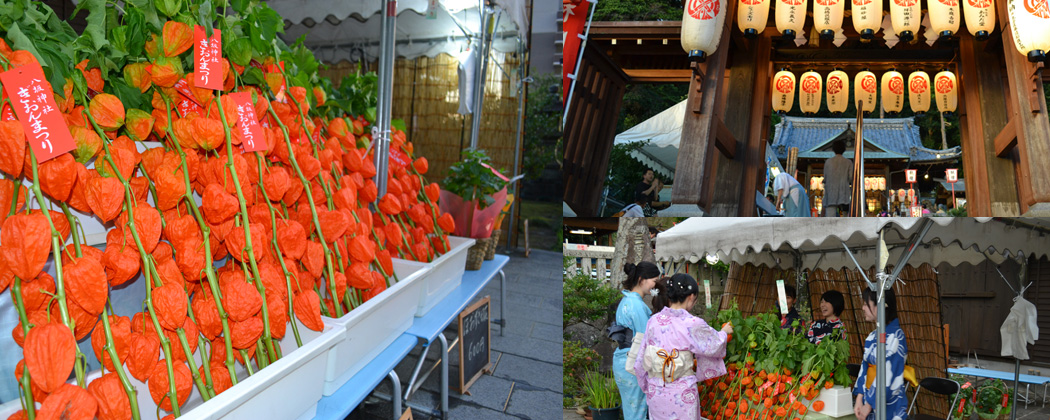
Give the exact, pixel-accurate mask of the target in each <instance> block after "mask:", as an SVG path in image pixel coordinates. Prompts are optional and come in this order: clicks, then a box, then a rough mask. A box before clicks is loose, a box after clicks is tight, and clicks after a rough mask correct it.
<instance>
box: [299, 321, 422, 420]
mask: <svg viewBox="0 0 1050 420" xmlns="http://www.w3.org/2000/svg"><path fill="white" fill-rule="evenodd" d="M418 342H419V339H418V338H416V337H415V336H412V335H408V334H401V335H400V336H399V337H397V339H396V340H394V342H393V343H390V345H389V346H387V347H386V349H384V350H383V352H382V353H379V355H378V356H376V358H375V359H373V360H372V361H371V362H369V363H368V364H367V365H365V367H364V368H363V369H361V371H360V372H357V374H356V375H354V376H353V377H352V378H350V380H349V381H346V383H345V384H343V386H342V387H340V388H339V389H337V390H336V391H335V393H334V394H332V395H329V396H327V397H323V398H321V401H319V402H318V403H317V415H316V417H314V418H315V419H343V418H346V416H347V415H349V414H350V412H351V411H353V410H354V408H356V407H357V405H358V404H361V401H364V399H365V397H367V396H368V394H369V393H371V392H372V390H373V389H375V387H376V386H377V385H379V383H380V382H382V381H383V378H390V382H391V385H392V388H393V390H394V396H395V398H394V401H393V402H394V416H393V417H392V418H394V419H396V418H399V417H401V398H400V397H401V396H400V394H401V380H400V379H399V378H398V377H397V373H395V372H394V367H396V366H397V365H398V363H401V361H402V360H404V358H405V356H408V353H409V352H411V351H412V349H414V348H415V347H416V344H417V343H418Z"/></svg>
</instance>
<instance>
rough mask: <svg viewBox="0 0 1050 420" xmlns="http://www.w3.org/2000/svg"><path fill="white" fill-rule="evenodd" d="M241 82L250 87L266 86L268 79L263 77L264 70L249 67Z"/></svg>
mask: <svg viewBox="0 0 1050 420" xmlns="http://www.w3.org/2000/svg"><path fill="white" fill-rule="evenodd" d="M241 82H243V83H245V84H249V85H256V86H266V77H264V76H263V73H262V70H259V69H257V68H255V67H248V68H247V69H246V70H244V75H242V76H241Z"/></svg>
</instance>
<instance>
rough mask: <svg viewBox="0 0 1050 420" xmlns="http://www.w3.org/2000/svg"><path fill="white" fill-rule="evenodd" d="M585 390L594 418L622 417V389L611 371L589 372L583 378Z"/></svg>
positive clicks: (613, 418) (616, 419)
mask: <svg viewBox="0 0 1050 420" xmlns="http://www.w3.org/2000/svg"><path fill="white" fill-rule="evenodd" d="M583 392H584V394H585V395H586V397H587V403H588V404H589V405H590V407H589V408H590V410H591V416H592V417H593V419H594V420H619V419H620V391H619V390H618V389H617V388H616V380H615V379H613V376H612V374H611V373H607V374H601V373H598V372H597V371H590V372H587V374H586V375H584V378H583Z"/></svg>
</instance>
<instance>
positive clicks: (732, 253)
mask: <svg viewBox="0 0 1050 420" xmlns="http://www.w3.org/2000/svg"><path fill="white" fill-rule="evenodd" d="M922 220H923V219H921V218H814V219H804V220H802V219H800V220H792V221H791V222H786V221H784V220H774V219H762V218H692V219H688V220H686V221H684V222H682V223H679V224H678V225H677V226H675V227H673V228H671V229H669V230H667V231H665V232H663V233H661V234H660V235H659V236H658V237H657V238H656V258H657V259H658V260H661V261H683V260H685V261H690V262H697V261H699V260H700V259H702V258H704V257H705V256H706V255H708V254H714V255H717V256H718V257H719V259H721V260H722V261H726V262H730V261H731V262H737V263H752V264H755V265H759V266H761V265H765V266H769V267H780V268H791V267H794V266H795V260H794V256H795V255H796V252H797V253H798V254H801V258H802V261H801V266H800V267H798V268H809V269H817V268H820V269H840V268H843V267H845V268H850V269H852V268H855V265H854V264H853V262H852V260H851V259H850V257H849V255H848V254H846V252H845V249H844V248H843V247H842V242H843V241H844V242H845V243H846V245H847V246H849V247H850V249H851V250H852V251H853V252H854V253H855V254H856V258H857V261H858V262H859V263H860V265H861V266H864V267H872V266H874V265H875V263H876V254H877V251H876V247H875V245H876V244H877V243H878V237H879V231H880V230H881V229H883V228H884V227H885V228H886V244H887V246H889V248H890V257H889V261H890V262H891V263H894V262H896V261H898V259H899V258H900V256H901V254H902V253H903V252H904V251H905V249H904V245H905V244H906V243H907V241H908V239H909V238H910V237H911V236H912V234H914V233H916V232H917V231H918V229H919V227H920V223H919V222H920V221H922ZM931 220H932V221H933V222H934V225H933V227H931V228H930V231H929V232H928V233H927V234H926V236H925V237H924V238H923V240H922V242H921V243H920V244H919V246H918V248H917V249H916V251H915V254H914V255H913V256H912V257H911V259H910V260H909V261H910V262H911V264H914V265H918V264H921V263H923V262H929V263H931V264H933V265H937V264H939V263H942V262H945V263H948V264H950V265H952V266H957V265H959V264H962V263H970V264H978V263H980V262H982V261H984V260H986V259H990V260H991V261H992V262H995V263H996V264H998V263H1002V262H1003V260H1005V259H1007V258H1011V257H1016V256H1029V255H1033V256H1035V257H1037V258H1038V257H1040V256H1045V255H1047V254H1048V253H1050V233H1048V232H1050V221H1045V220H1039V219H989V218H931Z"/></svg>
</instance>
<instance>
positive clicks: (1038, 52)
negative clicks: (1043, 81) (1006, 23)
mask: <svg viewBox="0 0 1050 420" xmlns="http://www.w3.org/2000/svg"><path fill="white" fill-rule="evenodd" d="M1008 1H1009V3H1007V6H1006V10H1008V11H1009V13H1010V29H1011V30H1012V31H1013V34H1014V47H1017V51H1020V52H1021V54H1024V55H1026V56H1028V60H1029V61H1032V62H1036V61H1043V60H1044V59H1046V52H1047V51H1050V4H1048V3H1047V0H1008Z"/></svg>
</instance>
